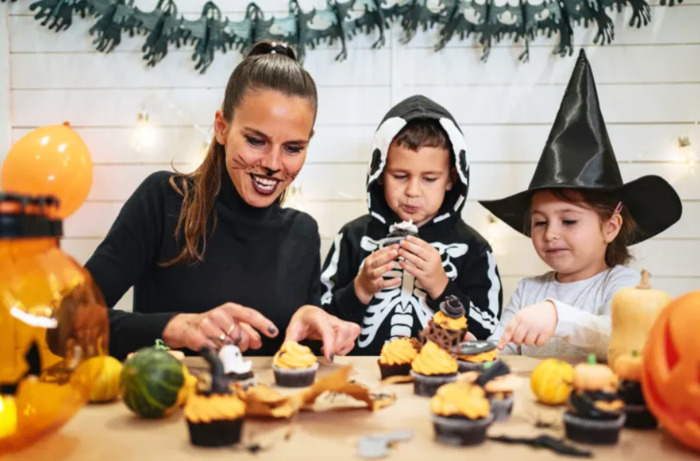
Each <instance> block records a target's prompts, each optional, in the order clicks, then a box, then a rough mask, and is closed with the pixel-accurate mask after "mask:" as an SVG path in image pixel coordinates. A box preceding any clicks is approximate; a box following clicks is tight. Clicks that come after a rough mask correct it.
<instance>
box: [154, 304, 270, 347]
mask: <svg viewBox="0 0 700 461" xmlns="http://www.w3.org/2000/svg"><path fill="white" fill-rule="evenodd" d="M256 330H258V331H260V332H262V333H263V334H264V335H265V336H267V337H268V338H274V337H275V336H277V333H278V330H277V327H276V326H275V325H274V324H273V323H272V322H271V321H270V320H269V319H268V318H266V317H265V316H264V315H262V314H261V313H260V312H258V311H256V310H254V309H251V308H249V307H243V306H241V305H239V304H236V303H226V304H222V305H221V306H219V307H216V308H214V309H212V310H210V311H207V312H204V313H201V314H178V315H176V316H175V317H173V318H172V319H171V320H170V322H168V324H167V325H166V326H165V328H164V329H163V342H165V344H166V345H168V346H169V347H171V348H173V349H180V348H183V347H187V348H189V349H192V350H195V351H198V350H200V349H201V348H203V347H205V346H206V347H210V348H213V349H218V348H219V347H220V346H221V344H222V343H224V342H227V341H230V342H233V343H234V344H236V345H237V346H238V347H239V349H240V350H241V351H245V350H247V349H248V348H251V349H259V348H260V347H261V346H262V339H261V338H260V334H259V333H258V331H256Z"/></svg>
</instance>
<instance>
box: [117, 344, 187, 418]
mask: <svg viewBox="0 0 700 461" xmlns="http://www.w3.org/2000/svg"><path fill="white" fill-rule="evenodd" d="M184 383H185V377H184V375H183V372H182V364H181V363H180V362H179V361H178V360H177V359H176V358H175V357H173V356H172V355H171V354H169V353H168V352H166V351H164V350H158V349H155V348H153V347H147V348H144V349H141V350H139V351H138V352H136V353H135V354H134V355H133V356H132V357H131V358H130V359H129V360H127V361H126V363H124V368H123V369H122V374H121V377H120V384H121V387H122V389H123V390H124V391H123V394H122V397H123V400H124V403H126V406H127V407H129V409H131V410H132V411H133V412H134V413H136V414H137V415H139V416H141V417H143V418H160V417H162V416H164V415H166V414H168V412H169V410H172V409H175V408H176V407H177V406H178V404H179V402H178V394H179V393H180V389H181V388H182V386H183V384H184Z"/></svg>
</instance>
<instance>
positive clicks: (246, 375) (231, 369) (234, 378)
mask: <svg viewBox="0 0 700 461" xmlns="http://www.w3.org/2000/svg"><path fill="white" fill-rule="evenodd" d="M219 360H221V363H222V364H223V366H224V374H225V375H226V377H227V378H229V379H230V380H231V382H233V383H236V384H239V385H240V386H242V387H243V388H244V389H245V388H246V387H248V386H252V385H253V384H254V381H255V377H254V375H253V370H252V368H253V362H251V361H250V360H248V361H244V360H243V355H242V354H241V350H240V349H238V347H237V346H234V345H233V344H227V345H225V346H223V347H222V348H221V349H220V350H219Z"/></svg>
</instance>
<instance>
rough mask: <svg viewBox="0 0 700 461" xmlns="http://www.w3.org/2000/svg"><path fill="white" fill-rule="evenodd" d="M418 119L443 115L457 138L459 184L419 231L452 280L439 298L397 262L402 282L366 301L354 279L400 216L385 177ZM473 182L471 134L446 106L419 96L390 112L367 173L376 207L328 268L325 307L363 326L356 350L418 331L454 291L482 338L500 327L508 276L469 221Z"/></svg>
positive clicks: (366, 351) (343, 234)
mask: <svg viewBox="0 0 700 461" xmlns="http://www.w3.org/2000/svg"><path fill="white" fill-rule="evenodd" d="M416 119H432V120H435V121H437V122H438V123H439V124H440V126H441V127H442V128H443V129H444V130H445V132H446V133H447V136H448V139H449V141H450V144H451V145H452V149H451V153H450V155H452V156H453V163H454V165H455V168H456V170H457V178H456V180H455V184H454V185H453V187H452V189H451V190H449V191H447V192H446V194H445V199H444V201H443V203H442V207H441V208H440V210H439V211H438V213H437V214H436V215H435V217H434V218H433V219H432V220H430V221H429V222H427V223H425V224H424V225H422V226H421V227H420V228H419V230H418V237H419V238H421V239H423V240H425V241H426V242H428V243H430V244H431V245H432V246H433V247H435V248H436V249H437V250H438V251H439V252H440V255H441V256H442V265H443V267H444V269H445V273H446V274H447V276H448V278H449V279H450V281H449V283H448V284H447V287H446V288H445V291H444V292H443V294H442V295H441V296H440V297H439V298H438V299H431V298H430V296H429V295H428V294H427V292H426V291H425V290H424V289H423V288H422V287H421V285H420V283H419V282H418V281H417V280H416V279H415V277H414V276H413V275H411V274H409V273H408V272H404V271H403V269H401V268H398V269H395V270H394V271H392V272H390V273H389V274H387V276H391V277H394V276H400V277H401V279H402V283H401V285H400V286H399V287H397V288H389V289H384V290H382V291H380V292H378V293H377V294H376V295H375V296H374V297H373V298H372V300H371V301H370V304H369V305H368V306H367V305H364V304H362V303H361V302H360V300H359V299H357V295H356V293H355V288H354V283H353V281H354V279H355V276H356V275H357V273H358V270H359V269H360V267H361V265H362V264H363V263H364V260H365V258H366V257H367V256H369V255H370V254H371V253H372V252H373V251H375V250H376V249H377V248H378V247H379V241H380V240H381V239H383V238H384V237H385V236H386V235H387V233H388V231H389V227H390V226H391V225H392V224H394V223H396V222H399V221H401V219H400V218H399V217H398V216H397V215H396V213H394V212H393V211H392V210H391V209H390V208H389V206H388V205H387V203H386V200H385V199H384V188H383V186H382V185H381V184H380V181H378V180H379V179H380V178H381V177H382V173H383V172H384V167H385V165H386V161H387V153H388V150H389V145H390V144H391V142H392V141H393V139H394V137H395V136H396V135H397V134H398V133H399V132H400V131H401V129H402V128H403V127H404V126H405V125H406V124H407V123H408V122H409V121H412V120H416ZM468 187H469V163H468V160H467V156H466V144H465V140H464V136H463V135H462V132H461V131H460V129H459V128H458V127H457V124H456V122H455V120H454V118H453V117H452V115H451V114H450V113H449V112H447V110H445V108H443V107H442V106H440V105H438V104H436V103H435V102H433V101H431V100H430V99H428V98H426V97H424V96H412V97H410V98H408V99H406V100H404V101H403V102H401V103H399V104H397V105H396V106H394V107H393V108H392V109H391V110H390V111H389V112H388V113H387V114H386V116H385V117H384V120H382V122H381V124H380V125H379V128H378V129H377V132H376V134H375V136H374V141H373V145H372V160H371V163H370V166H369V173H368V176H367V192H368V197H367V202H368V208H369V214H367V215H364V216H362V217H360V218H357V219H355V220H353V221H351V222H349V223H347V224H346V225H345V226H343V228H342V229H341V230H340V232H339V233H338V235H337V236H336V237H335V241H334V242H333V246H332V247H331V250H330V252H329V253H328V256H327V258H326V262H325V264H324V267H323V270H322V273H321V282H322V284H323V287H322V299H321V302H322V304H323V306H324V308H325V309H326V310H328V311H329V312H330V313H332V314H334V315H336V316H338V317H340V318H341V319H344V320H349V321H353V322H356V323H358V324H359V325H360V326H361V327H362V332H361V334H360V336H359V338H358V340H357V347H356V348H355V350H354V351H353V352H354V353H356V354H360V355H378V354H379V352H380V351H381V348H382V345H383V344H384V343H385V342H386V341H387V340H390V339H393V338H397V337H401V336H409V337H417V336H418V333H419V332H420V331H421V330H422V329H423V328H424V327H425V326H426V325H427V323H428V320H430V318H431V317H432V316H433V313H434V312H435V311H437V310H438V309H439V303H440V302H441V301H442V300H443V299H444V298H445V297H446V296H448V295H454V296H457V297H458V298H459V299H460V300H461V301H462V304H463V305H464V306H465V307H466V308H467V311H468V322H469V323H468V328H469V331H470V332H471V333H472V334H474V335H475V336H476V337H477V338H480V339H485V338H487V337H488V336H489V335H490V334H491V333H492V332H493V331H494V329H495V327H496V325H497V324H498V319H499V318H500V314H501V303H502V296H503V295H502V290H501V282H500V278H499V275H498V270H497V268H496V262H495V261H494V257H493V253H492V251H491V248H490V247H489V245H488V243H487V242H486V240H484V238H483V237H482V236H481V235H479V233H478V232H476V231H475V230H474V229H472V228H471V227H469V226H468V225H467V224H466V223H465V222H464V221H463V220H462V217H461V212H462V208H463V207H464V203H465V201H466V198H467V191H468Z"/></svg>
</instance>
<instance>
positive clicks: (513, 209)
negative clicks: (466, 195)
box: [479, 175, 683, 245]
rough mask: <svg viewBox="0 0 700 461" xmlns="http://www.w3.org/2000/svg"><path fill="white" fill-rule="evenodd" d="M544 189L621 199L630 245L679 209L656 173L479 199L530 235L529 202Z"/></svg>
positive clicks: (663, 226)
mask: <svg viewBox="0 0 700 461" xmlns="http://www.w3.org/2000/svg"><path fill="white" fill-rule="evenodd" d="M546 189H579V190H580V189H589V190H599V191H605V192H609V193H610V194H613V195H614V196H615V197H617V198H619V199H620V200H621V201H622V204H623V206H625V207H626V208H627V210H628V211H629V213H630V214H631V215H632V218H633V219H634V220H635V222H636V223H637V228H636V230H635V232H634V234H633V235H632V238H631V242H630V245H633V244H635V243H639V242H642V241H644V240H646V239H648V238H651V237H653V236H655V235H657V234H660V233H661V232H663V231H664V230H666V229H668V228H669V227H671V226H672V225H673V224H674V223H676V222H677V221H678V220H679V219H680V217H681V214H682V212H683V205H682V203H681V199H680V197H679V196H678V194H677V193H676V191H675V190H674V189H673V187H672V186H671V185H670V184H669V183H668V182H667V181H666V180H665V179H663V178H661V177H660V176H655V175H649V176H642V177H641V178H638V179H635V180H633V181H630V182H628V183H626V184H623V185H621V186H617V187H605V188H600V187H590V188H587V187H581V186H580V185H566V184H560V185H548V186H546V187H540V188H533V189H528V190H526V191H523V192H520V193H518V194H515V195H511V196H509V197H506V198H503V199H499V200H483V201H479V203H481V204H482V205H483V206H484V207H485V208H486V209H487V210H489V211H490V212H491V213H493V214H494V215H495V216H496V217H498V218H499V219H501V220H502V221H503V222H505V223H506V224H508V225H509V226H510V227H512V228H513V229H514V230H516V231H517V232H520V233H521V234H523V235H526V236H528V237H529V236H530V233H529V232H528V229H529V227H530V226H529V225H528V224H529V223H528V220H529V219H530V213H529V212H528V210H529V209H530V203H531V199H532V196H533V195H534V194H535V192H537V191H540V190H546Z"/></svg>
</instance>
